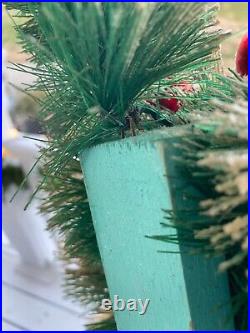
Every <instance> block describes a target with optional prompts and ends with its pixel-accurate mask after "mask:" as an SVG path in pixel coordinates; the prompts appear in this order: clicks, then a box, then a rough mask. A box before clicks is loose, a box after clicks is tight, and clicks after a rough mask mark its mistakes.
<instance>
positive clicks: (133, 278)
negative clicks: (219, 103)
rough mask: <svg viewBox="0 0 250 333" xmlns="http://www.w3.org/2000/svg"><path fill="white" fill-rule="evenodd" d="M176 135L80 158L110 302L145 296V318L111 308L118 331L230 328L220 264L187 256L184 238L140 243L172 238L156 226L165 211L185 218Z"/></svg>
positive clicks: (120, 144)
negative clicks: (175, 156)
mask: <svg viewBox="0 0 250 333" xmlns="http://www.w3.org/2000/svg"><path fill="white" fill-rule="evenodd" d="M174 131H176V129H171V130H169V131H167V132H166V131H164V132H161V131H159V132H153V133H151V134H145V135H142V136H138V137H133V138H128V139H124V140H120V141H115V142H110V143H106V144H102V145H98V146H96V147H93V148H91V149H88V150H85V151H83V152H82V153H81V157H80V159H81V165H82V169H83V173H84V180H85V184H86V188H87V193H88V198H89V202H90V208H91V212H92V216H93V221H94V227H95V231H96V234H97V241H98V245H99V249H100V253H101V257H102V262H103V265H104V270H105V274H106V278H107V283H108V287H109V291H110V296H111V300H113V299H114V296H115V295H118V296H119V298H120V299H124V300H128V299H142V300H145V299H150V303H149V305H148V308H147V311H146V313H145V314H144V315H140V314H139V311H129V310H127V309H126V310H124V311H115V312H114V315H115V320H116V323H117V327H118V329H119V330H171V331H175V330H187V331H188V330H233V324H232V322H231V321H230V319H229V318H230V317H232V316H230V315H231V313H230V311H231V307H230V306H229V304H230V294H229V289H228V281H227V276H226V275H225V274H219V273H218V272H217V266H218V260H217V259H205V258H204V257H201V256H198V255H188V254H184V253H183V252H182V250H183V245H182V244H181V241H180V242H179V243H178V244H169V243H163V242H159V241H157V240H152V239H149V238H145V236H146V235H149V236H151V235H157V234H167V233H171V234H173V233H176V231H175V229H172V228H170V229H169V228H163V227H162V226H161V224H160V223H161V222H164V221H166V220H164V216H165V215H166V213H165V212H164V211H163V210H173V211H176V210H178V211H182V210H183V218H187V217H188V216H187V215H185V214H186V213H185V208H186V207H187V205H189V203H188V201H187V199H186V198H185V196H184V195H183V193H184V191H183V189H184V188H187V187H188V186H189V185H188V183H187V181H186V180H184V179H182V174H181V171H180V170H179V169H178V166H177V164H176V162H175V160H174V159H173V158H172V156H173V152H174V150H175V142H176V140H178V138H177V139H176V137H175V139H173V133H176V132H174ZM181 132H182V130H181V129H179V135H180V136H181ZM189 190H191V191H192V189H189ZM193 191H194V190H193ZM194 194H195V193H194ZM188 218H191V216H190V213H189V217H188ZM159 250H160V251H161V250H164V251H166V250H167V251H172V252H181V253H174V254H173V253H171V254H170V253H159Z"/></svg>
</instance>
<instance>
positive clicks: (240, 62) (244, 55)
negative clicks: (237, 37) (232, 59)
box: [236, 34, 248, 76]
mask: <svg viewBox="0 0 250 333" xmlns="http://www.w3.org/2000/svg"><path fill="white" fill-rule="evenodd" d="M236 71H237V72H238V73H239V74H240V75H241V76H244V75H248V35H247V34H246V35H244V36H243V38H242V40H241V42H240V45H239V47H238V50H237V53H236Z"/></svg>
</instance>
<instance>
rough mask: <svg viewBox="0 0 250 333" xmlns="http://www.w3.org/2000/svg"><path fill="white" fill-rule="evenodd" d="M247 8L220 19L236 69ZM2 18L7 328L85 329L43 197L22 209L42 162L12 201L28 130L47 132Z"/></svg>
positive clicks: (34, 144) (232, 9)
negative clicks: (68, 294)
mask: <svg viewBox="0 0 250 333" xmlns="http://www.w3.org/2000/svg"><path fill="white" fill-rule="evenodd" d="M247 9H248V7H247V3H246V2H237V3H236V2H225V3H221V10H220V24H221V26H222V27H223V28H224V29H226V30H232V32H233V35H232V37H230V38H229V39H228V40H227V41H225V42H224V43H223V45H222V55H223V59H224V60H223V65H224V69H225V71H227V68H228V67H231V68H233V69H234V56H235V52H236V49H237V46H238V44H239V41H240V39H241V37H242V35H243V34H244V33H245V32H246V31H247V23H248V22H247V17H248V12H247ZM2 22H3V23H2V24H3V36H2V40H3V44H2V52H3V62H2V70H3V75H2V83H3V85H2V86H3V88H2V94H3V104H2V117H3V123H2V130H3V137H2V146H3V154H2V162H3V168H2V173H3V184H2V188H3V202H2V208H3V232H2V239H3V254H2V257H3V281H2V284H3V300H2V302H3V331H27V330H30V331H37V330H40V331H55V330H57V331H69V330H71V331H82V330H84V322H85V320H87V319H86V318H87V309H83V308H82V307H80V306H78V305H77V304H73V303H72V301H71V300H68V299H65V296H64V292H63V288H62V284H63V273H62V267H61V265H60V262H59V261H58V260H57V259H56V253H57V247H58V246H59V244H58V243H57V239H56V235H53V237H52V235H50V234H49V233H48V232H47V231H46V230H45V226H46V223H45V221H46V218H47V217H46V216H40V215H39V214H38V211H37V210H38V206H39V198H38V199H36V200H34V201H33V202H32V204H31V205H30V207H29V209H28V210H27V211H24V210H23V207H24V206H25V204H26V203H27V202H28V200H29V197H30V195H31V193H32V192H33V190H34V189H35V187H36V184H37V182H38V181H39V178H40V175H39V166H38V167H37V168H36V170H35V172H34V173H32V176H31V177H30V178H29V180H28V183H27V185H26V186H25V187H24V188H23V189H22V190H21V191H20V193H19V194H18V195H17V197H16V198H15V200H14V203H12V204H9V199H10V198H11V196H12V195H13V193H14V192H15V191H16V190H17V188H18V186H19V185H20V184H21V182H22V180H23V179H24V176H25V174H26V173H27V172H28V171H29V169H30V168H31V166H32V165H33V163H34V161H35V159H36V157H37V154H38V149H39V147H38V146H39V144H38V142H40V141H35V140H27V139H25V138H23V136H24V135H26V136H31V137H32V138H36V139H38V140H41V139H43V138H44V133H43V131H42V129H41V127H40V125H39V123H38V121H37V113H38V112H39V108H38V105H37V104H36V103H35V102H34V100H33V99H31V98H30V97H29V96H27V95H24V94H23V93H22V92H21V91H20V90H21V89H23V88H24V87H25V84H32V82H33V77H32V76H31V75H29V74H28V73H21V72H18V71H13V70H11V69H9V68H8V66H11V65H10V63H11V62H13V63H23V64H27V65H28V61H27V55H26V54H24V53H22V52H21V47H20V45H18V41H17V39H16V34H15V30H14V28H13V24H12V21H11V19H10V18H9V16H8V14H7V13H6V10H5V8H4V6H3V7H2ZM13 85H15V87H14V86H13ZM41 196H42V194H41Z"/></svg>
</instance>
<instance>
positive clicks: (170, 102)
mask: <svg viewBox="0 0 250 333" xmlns="http://www.w3.org/2000/svg"><path fill="white" fill-rule="evenodd" d="M159 104H160V106H162V107H164V108H166V109H169V110H170V111H172V112H174V113H175V112H177V111H178V110H179V108H180V106H181V104H180V102H179V101H178V99H177V98H161V99H159Z"/></svg>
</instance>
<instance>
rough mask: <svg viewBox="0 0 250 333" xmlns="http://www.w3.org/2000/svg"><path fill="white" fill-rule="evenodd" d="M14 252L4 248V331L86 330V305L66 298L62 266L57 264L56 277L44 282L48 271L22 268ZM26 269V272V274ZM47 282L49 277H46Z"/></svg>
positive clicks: (53, 273)
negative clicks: (80, 304) (79, 304)
mask: <svg viewBox="0 0 250 333" xmlns="http://www.w3.org/2000/svg"><path fill="white" fill-rule="evenodd" d="M21 265H22V264H21V263H20V261H19V258H18V256H17V254H15V252H13V251H12V250H11V249H9V248H7V247H5V248H4V250H3V281H2V287H3V288H2V289H3V297H2V308H3V313H2V317H3V331H24V330H30V331H84V323H85V322H86V320H87V319H86V318H87V313H86V311H87V308H85V309H84V308H83V307H80V306H77V305H76V304H73V303H72V302H71V301H70V300H67V299H65V297H64V292H63V288H62V286H61V285H62V282H63V276H62V272H61V269H60V268H59V267H58V265H57V266H56V265H55V268H54V271H51V272H50V274H51V275H52V276H53V278H52V279H50V280H49V281H47V282H43V278H42V277H41V274H45V275H46V274H47V273H48V272H47V271H46V270H44V271H43V272H42V271H39V270H38V271H37V272H36V271H35V270H34V268H32V269H31V271H30V272H28V270H29V267H28V266H26V267H25V269H23V272H22V270H20V267H21ZM25 270H26V274H25V273H24V272H25ZM44 281H46V279H44Z"/></svg>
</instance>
